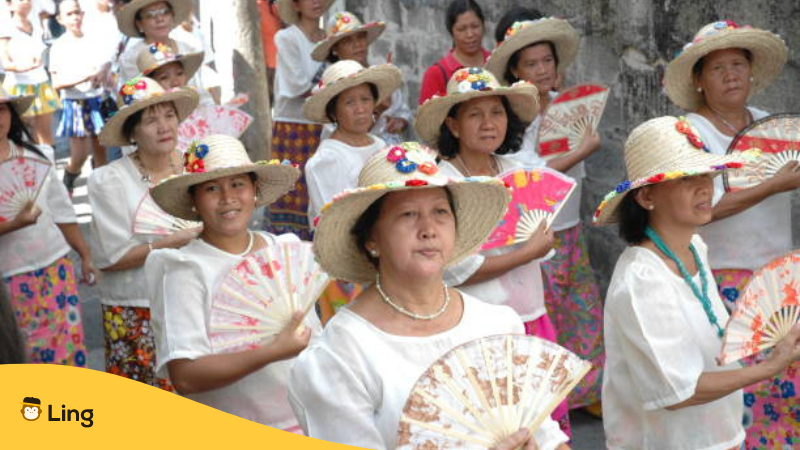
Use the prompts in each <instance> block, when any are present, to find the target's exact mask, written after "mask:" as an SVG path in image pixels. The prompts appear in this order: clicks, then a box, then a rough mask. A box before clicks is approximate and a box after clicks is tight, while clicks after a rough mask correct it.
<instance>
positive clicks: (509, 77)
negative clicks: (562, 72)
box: [503, 41, 558, 84]
mask: <svg viewBox="0 0 800 450" xmlns="http://www.w3.org/2000/svg"><path fill="white" fill-rule="evenodd" d="M541 44H547V45H549V46H550V53H552V54H553V59H554V60H555V61H556V70H558V52H556V44H554V43H553V42H551V41H539V42H534V43H532V44H528V45H526V46H525V47H522V48H521V49H519V50H517V51H515V52H514V53H513V54H512V55H511V57H510V58H508V64H506V71H505V72H504V73H503V78H505V80H506V82H508V83H509V84H513V83H516V82H517V81H519V78H517V77H516V76H515V75H514V73H513V72H512V71H511V69H513V68H515V67H517V64H519V56H520V55H521V54H522V52H523V51H525V50H526V49H529V48H531V47H533V46H535V45H541Z"/></svg>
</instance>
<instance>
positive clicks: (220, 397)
mask: <svg viewBox="0 0 800 450" xmlns="http://www.w3.org/2000/svg"><path fill="white" fill-rule="evenodd" d="M187 155H188V158H187V159H186V166H185V169H186V174H184V175H181V176H178V177H173V178H170V179H168V180H165V181H163V182H162V183H160V184H159V185H158V186H156V187H155V188H153V190H152V195H153V198H154V199H155V201H156V203H157V204H158V205H159V206H160V207H161V208H163V209H164V211H166V212H167V213H169V214H172V215H173V216H175V217H179V218H181V219H185V220H200V221H202V223H203V231H202V233H200V235H199V236H198V238H197V239H193V240H192V241H191V242H189V243H188V244H187V245H186V246H185V247H183V248H180V249H165V250H159V251H156V252H154V253H153V255H152V256H150V257H149V258H148V259H147V264H146V266H145V271H146V273H147V279H148V281H149V282H148V285H149V286H150V289H151V292H152V294H151V298H152V299H153V331H154V334H155V338H156V367H157V372H158V374H159V375H160V376H163V377H166V376H167V375H168V376H169V379H170V380H171V381H172V383H173V384H174V385H175V388H176V390H177V391H178V392H179V393H180V394H182V395H185V396H186V397H188V398H190V399H192V400H195V401H197V402H200V403H203V404H206V405H208V406H211V407H213V408H217V409H219V410H221V411H225V412H228V413H230V414H234V415H236V416H239V417H242V418H245V419H248V420H252V421H254V422H258V423H261V424H264V425H268V426H271V427H274V428H279V429H282V430H286V431H293V432H299V431H300V430H299V427H298V425H297V419H296V418H295V417H294V414H293V413H292V410H291V408H290V406H289V403H288V402H287V400H286V385H287V384H288V376H289V369H290V367H291V365H292V358H293V357H294V356H295V355H297V353H299V352H300V351H301V350H303V348H305V346H306V344H307V343H308V340H309V338H310V337H311V330H312V329H313V330H314V331H318V330H319V321H318V320H317V319H316V316H315V315H314V314H311V315H309V317H308V318H307V319H306V320H305V323H306V325H307V326H308V327H306V328H305V329H303V330H302V331H299V329H298V328H299V327H300V325H301V324H302V323H303V316H302V315H300V314H298V315H295V316H294V317H293V319H292V321H291V322H290V323H289V324H288V325H287V326H286V327H285V328H284V329H283V331H282V332H280V333H279V334H278V335H277V336H276V337H275V338H274V340H271V341H269V343H266V344H264V345H261V346H259V347H256V348H254V349H249V350H243V351H236V352H226V351H219V350H218V349H214V348H213V346H212V343H211V339H210V338H209V329H208V324H209V320H210V316H211V306H212V297H213V295H214V294H215V290H216V285H217V283H219V282H220V280H222V279H223V277H225V276H226V275H228V273H230V272H231V271H232V270H233V269H234V268H235V267H236V266H238V265H239V264H240V263H241V262H242V261H243V260H244V259H245V258H247V256H248V255H249V254H250V253H253V252H257V251H259V250H262V249H264V248H265V247H268V246H274V245H276V244H277V243H279V242H292V241H295V242H296V241H298V238H297V237H296V236H293V235H283V236H274V235H271V234H268V233H264V232H253V231H250V230H248V229H247V224H248V222H249V221H250V218H251V217H250V216H251V214H252V212H253V210H254V209H255V208H256V207H259V206H266V205H269V203H270V202H272V201H273V200H275V199H276V198H278V197H280V196H281V195H283V194H284V193H285V192H286V191H288V190H289V189H291V188H292V186H293V185H294V183H295V180H297V177H298V176H299V175H300V173H299V171H298V170H297V168H295V167H294V166H293V165H291V164H287V163H284V164H281V163H279V162H278V161H277V160H273V161H270V162H267V161H258V162H257V163H252V162H251V161H250V158H249V157H248V156H247V150H245V148H244V146H243V145H242V143H241V142H239V141H238V140H237V139H235V138H232V137H230V136H224V135H211V136H208V137H206V138H204V139H202V140H200V141H198V142H196V143H195V145H193V146H192V148H191V149H189V152H188V153H187Z"/></svg>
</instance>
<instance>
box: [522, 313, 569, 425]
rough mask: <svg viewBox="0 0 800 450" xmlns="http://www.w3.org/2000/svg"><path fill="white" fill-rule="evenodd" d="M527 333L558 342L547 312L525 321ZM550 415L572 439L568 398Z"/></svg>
mask: <svg viewBox="0 0 800 450" xmlns="http://www.w3.org/2000/svg"><path fill="white" fill-rule="evenodd" d="M525 334H527V335H528V336H536V337H540V338H542V339H545V340H548V341H550V342H555V343H558V342H557V341H556V329H555V328H554V327H553V322H551V321H550V318H549V317H548V316H547V314H542V315H541V316H540V317H539V318H538V319H535V320H531V321H530V322H525ZM550 417H551V418H552V419H553V420H555V421H556V422H558V426H559V428H561V431H563V432H564V434H566V435H567V437H568V438H570V439H572V427H570V425H569V404H568V402H567V400H566V399H565V400H564V401H563V402H561V403H560V404H559V405H558V406H557V407H556V409H555V410H553V414H551V415H550Z"/></svg>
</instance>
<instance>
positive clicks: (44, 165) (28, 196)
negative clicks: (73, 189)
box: [0, 157, 52, 222]
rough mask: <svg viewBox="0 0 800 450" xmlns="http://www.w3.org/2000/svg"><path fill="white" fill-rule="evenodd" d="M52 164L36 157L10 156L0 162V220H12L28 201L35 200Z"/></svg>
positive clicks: (45, 181)
mask: <svg viewBox="0 0 800 450" xmlns="http://www.w3.org/2000/svg"><path fill="white" fill-rule="evenodd" d="M51 168H52V166H51V165H50V163H48V162H47V161H43V160H41V159H36V158H27V157H20V158H11V159H9V160H7V161H4V162H3V163H2V164H0V222H6V221H11V220H14V218H15V217H17V214H19V213H20V211H22V208H24V207H25V205H26V204H27V203H28V202H35V201H36V199H38V198H39V194H40V193H41V192H42V189H44V187H45V185H46V184H47V180H48V179H49V177H48V175H49V174H50V170H51Z"/></svg>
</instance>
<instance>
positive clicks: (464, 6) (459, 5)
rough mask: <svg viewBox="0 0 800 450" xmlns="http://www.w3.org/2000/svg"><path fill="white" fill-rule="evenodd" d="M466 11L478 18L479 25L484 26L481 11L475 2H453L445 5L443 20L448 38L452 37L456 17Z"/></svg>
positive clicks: (484, 21) (464, 0) (469, 0)
mask: <svg viewBox="0 0 800 450" xmlns="http://www.w3.org/2000/svg"><path fill="white" fill-rule="evenodd" d="M468 11H472V12H474V13H475V15H476V16H478V19H479V20H480V21H481V25H485V24H486V20H485V19H484V17H483V11H482V10H481V7H480V5H478V3H477V2H476V1H475V0H453V1H451V2H450V3H449V4H448V5H447V10H446V11H445V18H444V25H445V27H447V32H448V33H450V36H452V35H453V26H454V25H455V24H456V20H458V16H460V15H462V14H464V13H465V12H468Z"/></svg>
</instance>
